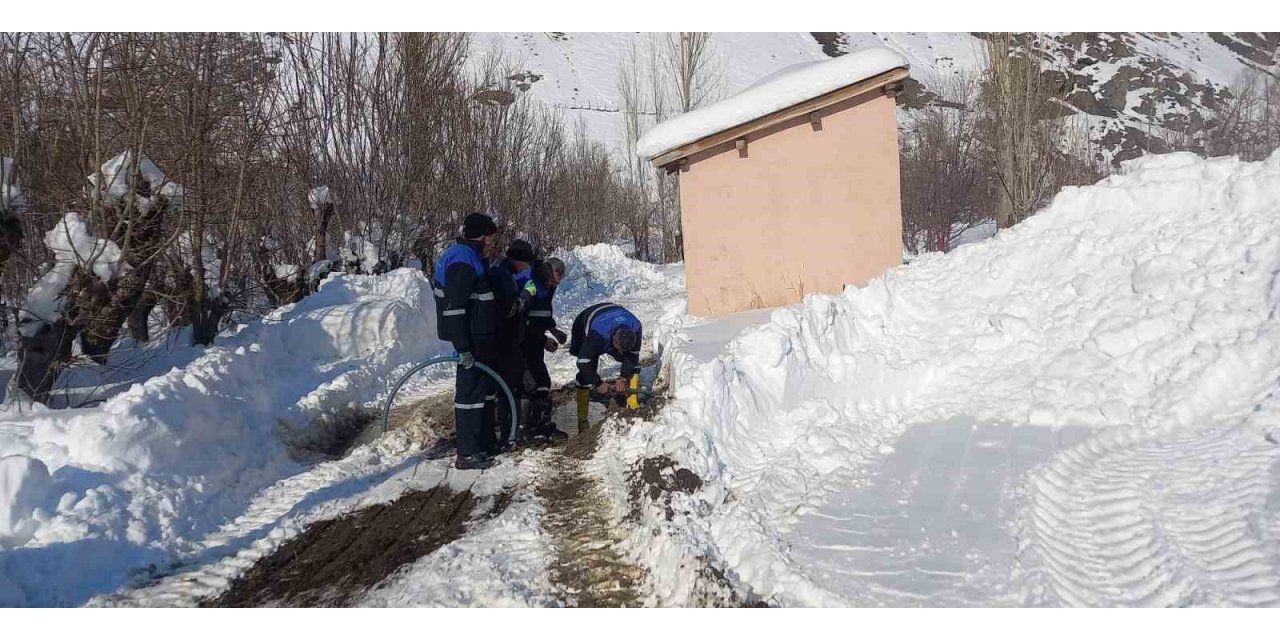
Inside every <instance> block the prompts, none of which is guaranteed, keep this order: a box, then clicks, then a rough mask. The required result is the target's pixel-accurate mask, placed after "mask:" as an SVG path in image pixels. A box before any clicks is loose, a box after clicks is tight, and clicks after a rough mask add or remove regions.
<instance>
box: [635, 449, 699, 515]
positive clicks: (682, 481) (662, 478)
mask: <svg viewBox="0 0 1280 640" xmlns="http://www.w3.org/2000/svg"><path fill="white" fill-rule="evenodd" d="M627 486H628V488H629V489H630V491H629V493H630V498H631V511H630V517H631V519H632V520H639V518H640V508H641V505H642V502H641V498H642V497H648V498H649V500H650V501H651V502H655V503H658V504H661V505H662V507H663V509H664V511H665V514H666V516H667V522H670V521H671V519H672V518H674V517H675V510H674V509H672V508H671V497H672V494H673V493H693V492H695V491H697V490H698V489H701V488H702V478H699V477H698V474H696V473H694V472H692V471H690V470H688V469H685V468H684V467H676V463H675V461H674V460H672V459H671V458H668V457H667V456H657V457H655V458H646V459H645V460H643V461H642V462H641V463H640V466H639V467H638V468H634V469H632V470H631V477H630V479H629V481H628V483H627Z"/></svg>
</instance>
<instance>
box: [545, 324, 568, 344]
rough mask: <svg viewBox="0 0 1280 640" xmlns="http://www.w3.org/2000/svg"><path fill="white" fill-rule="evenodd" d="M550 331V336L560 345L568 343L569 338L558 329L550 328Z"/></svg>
mask: <svg viewBox="0 0 1280 640" xmlns="http://www.w3.org/2000/svg"><path fill="white" fill-rule="evenodd" d="M550 331H551V335H553V336H555V337H556V341H557V342H559V343H560V344H564V343H565V342H568V341H569V336H566V335H565V334H564V332H563V331H561V330H560V329H559V327H551V329H550Z"/></svg>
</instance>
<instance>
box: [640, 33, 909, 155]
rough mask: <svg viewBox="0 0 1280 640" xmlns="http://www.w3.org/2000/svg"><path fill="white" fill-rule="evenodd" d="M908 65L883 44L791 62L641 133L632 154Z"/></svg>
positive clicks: (653, 151) (660, 150) (659, 149)
mask: <svg viewBox="0 0 1280 640" xmlns="http://www.w3.org/2000/svg"><path fill="white" fill-rule="evenodd" d="M906 67H907V60H906V58H903V57H902V56H901V55H899V54H898V53H897V52H895V51H893V50H892V49H887V48H884V47H872V48H868V49H862V50H860V51H855V52H853V53H849V54H846V55H843V56H840V57H838V58H832V59H830V60H822V61H815V62H805V63H801V64H797V65H792V66H790V67H787V68H785V69H783V70H781V71H778V72H777V73H774V74H771V75H769V76H766V77H765V78H763V79H761V80H760V81H758V82H756V83H755V84H753V85H751V86H750V87H747V88H746V89H744V90H742V91H741V92H740V93H738V94H736V95H734V96H731V97H729V98H726V99H724V100H721V101H720V102H716V103H714V104H711V105H708V106H705V107H702V108H701V109H696V110H694V111H690V112H689V113H685V114H681V115H679V116H676V117H674V118H672V119H670V120H667V121H665V122H661V123H659V124H658V125H657V126H655V127H654V128H652V129H650V130H649V131H648V132H646V133H645V134H644V135H643V136H641V138H640V140H639V141H638V142H637V143H636V153H638V154H639V155H640V156H641V157H644V158H646V159H653V158H655V157H657V156H660V155H662V154H664V153H666V152H668V151H671V150H673V149H676V148H678V147H682V146H684V145H686V144H689V143H691V142H696V141H698V140H701V139H702V138H705V137H707V136H710V135H714V134H716V133H719V132H721V131H724V130H726V129H730V128H733V127H736V126H738V125H740V124H744V123H747V122H750V121H752V120H755V119H756V118H760V117H763V116H767V115H769V114H771V113H773V112H775V111H779V110H781V109H786V108H787V107H791V106H794V105H797V104H800V103H802V102H804V101H806V100H811V99H813V98H817V97H818V96H822V95H826V94H828V93H831V92H832V91H836V90H838V89H842V88H844V87H847V86H849V85H851V84H855V83H858V82H861V81H863V80H866V79H868V78H873V77H875V76H878V75H880V74H882V73H885V72H886V71H890V70H893V69H897V68H906Z"/></svg>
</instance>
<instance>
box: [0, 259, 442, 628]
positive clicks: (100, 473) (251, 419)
mask: <svg viewBox="0 0 1280 640" xmlns="http://www.w3.org/2000/svg"><path fill="white" fill-rule="evenodd" d="M432 304H433V299H432V296H431V292H430V285H429V283H428V281H427V280H426V278H424V277H423V276H422V274H421V273H418V272H415V271H412V270H408V269H401V270H399V271H396V272H393V273H391V274H388V275H386V276H382V277H370V276H347V277H339V278H334V279H330V280H329V281H327V282H325V283H324V285H323V286H322V287H321V288H320V290H319V291H318V292H316V293H315V294H313V295H311V296H309V297H308V298H306V299H305V300H303V301H302V302H300V303H298V304H295V305H291V306H288V307H284V308H281V309H278V310H276V311H274V312H273V313H272V314H270V315H269V316H268V317H267V318H265V319H264V320H262V321H260V322H255V323H253V324H251V325H248V326H244V327H242V328H241V330H239V331H238V332H237V333H236V334H235V335H233V336H230V337H227V338H224V339H221V340H220V341H219V343H218V345H217V346H214V347H212V348H209V349H208V350H206V351H205V352H204V353H203V354H202V355H201V356H200V357H198V358H197V359H195V360H194V361H193V362H191V363H190V364H189V365H187V366H186V367H184V368H182V369H174V370H172V371H170V372H168V373H166V374H163V375H160V376H156V377H154V378H151V379H150V380H147V381H146V382H144V383H141V384H137V385H134V386H133V387H132V388H131V389H129V390H128V391H125V392H124V393H121V394H119V395H117V396H115V397H113V398H112V399H110V400H109V401H107V402H106V403H104V404H103V405H102V406H101V407H98V408H94V409H86V410H60V411H49V410H45V409H42V408H39V407H37V408H36V409H35V410H30V409H25V410H20V409H19V408H16V407H14V408H10V409H9V410H8V411H7V412H6V413H5V414H4V415H3V416H0V456H21V457H6V458H3V459H4V460H5V468H6V469H9V468H10V467H13V468H15V469H16V468H17V467H18V466H19V465H18V463H17V462H11V461H16V460H25V459H30V460H31V461H32V463H31V464H25V463H24V464H22V465H21V468H23V469H28V470H35V471H32V473H35V472H36V471H39V470H40V469H43V468H47V469H48V472H49V473H50V474H51V486H46V487H41V486H39V481H38V479H37V481H36V483H37V484H36V485H34V487H35V489H41V490H40V491H35V490H34V489H32V490H26V491H25V492H23V491H19V490H18V489H17V488H15V489H14V490H13V491H9V490H6V491H4V492H0V493H3V495H0V501H3V502H4V504H0V512H3V513H9V514H10V515H9V516H7V517H6V520H11V521H13V527H12V528H13V529H15V530H10V531H5V532H2V533H0V544H3V545H4V548H3V549H0V573H7V574H8V579H9V581H11V582H12V583H14V584H16V585H17V586H18V587H20V588H21V591H20V592H18V593H25V596H22V597H19V596H18V595H15V593H14V589H9V590H8V592H4V591H3V590H0V596H3V602H2V603H3V604H22V603H26V604H73V603H76V602H79V601H82V600H83V598H84V596H86V595H88V594H92V593H95V592H97V591H100V590H103V589H105V588H110V587H111V586H112V585H113V584H118V582H119V581H120V580H121V579H122V577H123V576H121V575H119V574H120V573H122V571H123V569H124V568H127V567H135V566H140V565H145V564H146V563H147V562H153V561H156V560H158V559H161V558H164V557H166V556H167V555H168V554H171V553H173V552H176V551H180V550H181V549H182V548H183V547H184V545H186V544H188V543H189V542H190V541H191V540H192V539H193V538H194V537H196V536H198V535H200V534H204V533H207V532H208V531H209V530H210V529H211V528H213V527H216V526H217V525H218V524H219V523H221V522H224V521H225V520H226V519H227V518H228V517H229V516H231V515H233V514H235V513H237V512H238V511H240V510H242V509H243V508H244V505H245V504H246V503H247V502H248V500H249V498H250V497H251V496H252V495H253V494H254V493H255V492H257V491H258V490H260V489H261V488H263V487H264V486H266V485H268V484H269V483H271V482H273V481H274V480H276V479H278V478H280V477H282V476H284V475H287V474H289V473H291V472H293V471H295V470H296V469H297V468H298V467H299V463H297V462H295V461H294V460H293V459H292V458H291V456H290V454H289V452H288V450H287V447H286V445H285V442H286V441H292V440H305V439H307V438H308V437H310V436H312V435H313V434H311V433H309V430H310V429H311V425H312V423H313V421H314V420H315V419H316V418H317V417H319V416H321V415H322V414H325V413H326V412H330V411H333V410H337V409H341V408H345V407H356V406H364V405H366V404H368V403H370V402H372V401H374V400H375V399H376V398H377V397H378V396H379V395H380V394H382V393H385V388H386V386H387V384H386V379H387V378H388V376H390V375H391V374H392V372H393V370H395V369H396V368H397V367H398V366H400V365H405V364H407V363H411V362H416V361H419V360H421V359H423V358H425V357H428V356H431V355H435V354H437V353H441V352H444V351H446V348H445V345H444V343H442V342H440V341H438V340H437V339H436V335H435V329H434V326H433V325H434V314H433V312H432V307H431V305H432ZM15 473H16V472H15ZM6 475H14V474H8V473H7V472H6ZM37 475H38V474H37ZM5 484H6V486H14V487H19V486H24V487H25V486H27V485H28V484H30V482H29V481H25V480H20V479H17V478H15V479H13V480H12V481H10V480H6V481H5ZM11 493H12V494H14V496H19V497H21V496H27V495H29V494H32V493H35V494H37V495H38V496H39V497H41V498H43V500H42V501H38V502H39V504H33V500H32V499H30V498H22V499H21V500H17V499H13V497H12V496H10V495H8V494H11ZM18 521H21V523H22V525H21V527H18V526H17V525H18ZM6 528H7V529H8V528H10V527H9V526H8V525H6ZM64 570H66V571H64Z"/></svg>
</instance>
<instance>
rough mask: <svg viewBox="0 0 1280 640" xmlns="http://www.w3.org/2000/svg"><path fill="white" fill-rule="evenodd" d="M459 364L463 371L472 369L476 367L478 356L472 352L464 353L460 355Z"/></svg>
mask: <svg viewBox="0 0 1280 640" xmlns="http://www.w3.org/2000/svg"><path fill="white" fill-rule="evenodd" d="M458 364H460V365H462V368H463V369H470V368H471V367H474V366H476V354H474V353H471V352H470V351H464V352H463V353H460V354H458Z"/></svg>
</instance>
